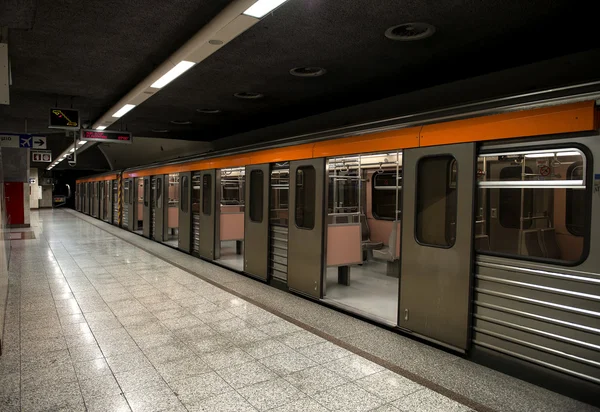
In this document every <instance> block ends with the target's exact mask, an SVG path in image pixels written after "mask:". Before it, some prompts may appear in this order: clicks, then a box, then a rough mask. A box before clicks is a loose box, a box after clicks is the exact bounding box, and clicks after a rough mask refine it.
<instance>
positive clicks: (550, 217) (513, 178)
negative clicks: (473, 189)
mask: <svg viewBox="0 0 600 412" xmlns="http://www.w3.org/2000/svg"><path fill="white" fill-rule="evenodd" d="M586 161H587V160H586V158H585V155H584V153H583V152H582V151H581V150H579V149H575V148H569V149H563V148H561V149H545V150H523V151H514V150H513V151H511V152H509V153H490V154H487V153H485V154H481V155H480V156H479V158H478V168H479V172H478V186H479V188H478V190H477V193H478V199H477V204H478V208H479V209H478V213H477V214H476V215H477V216H476V220H475V249H476V250H477V251H478V252H480V253H496V254H502V255H507V256H511V257H512V256H518V257H524V258H528V259H531V260H542V261H545V260H549V261H552V262H556V263H559V264H574V263H576V262H578V261H581V260H582V259H583V258H584V256H583V255H584V253H585V247H584V246H585V244H587V239H586V230H585V228H589V226H590V224H589V212H587V211H586V205H587V204H588V203H589V201H590V188H589V187H587V186H586V170H587V169H586V164H587V163H586Z"/></svg>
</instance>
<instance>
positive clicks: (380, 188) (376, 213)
mask: <svg viewBox="0 0 600 412" xmlns="http://www.w3.org/2000/svg"><path fill="white" fill-rule="evenodd" d="M401 179H402V172H400V173H398V174H396V172H395V171H394V172H375V173H374V174H373V186H372V191H371V210H372V213H373V217H374V218H375V219H379V220H396V210H399V209H400V199H401V193H402V183H401Z"/></svg>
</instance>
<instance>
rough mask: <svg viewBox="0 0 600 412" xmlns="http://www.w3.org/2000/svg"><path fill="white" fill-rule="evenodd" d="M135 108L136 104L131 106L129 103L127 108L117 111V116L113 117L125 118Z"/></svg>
mask: <svg viewBox="0 0 600 412" xmlns="http://www.w3.org/2000/svg"><path fill="white" fill-rule="evenodd" d="M134 107H135V104H129V103H128V104H126V105H125V106H123V107H121V108H120V109H119V110H117V111H116V112H115V114H113V115H112V117H121V116H124V115H125V114H126V113H127V112H128V111H130V110H131V109H133V108H134Z"/></svg>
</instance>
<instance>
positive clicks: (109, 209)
mask: <svg viewBox="0 0 600 412" xmlns="http://www.w3.org/2000/svg"><path fill="white" fill-rule="evenodd" d="M113 184H114V183H113V181H112V180H107V181H105V182H104V186H105V188H104V196H105V197H106V203H105V206H106V219H105V222H106V223H110V224H112V222H113V199H112V185H113Z"/></svg>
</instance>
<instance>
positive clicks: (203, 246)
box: [198, 169, 220, 260]
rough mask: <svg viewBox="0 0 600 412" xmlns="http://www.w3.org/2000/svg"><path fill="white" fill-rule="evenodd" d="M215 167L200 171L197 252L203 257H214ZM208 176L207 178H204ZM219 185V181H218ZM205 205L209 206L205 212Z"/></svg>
mask: <svg viewBox="0 0 600 412" xmlns="http://www.w3.org/2000/svg"><path fill="white" fill-rule="evenodd" d="M215 176H216V171H215V169H210V170H203V171H202V172H200V182H201V185H200V204H199V205H198V207H199V210H198V215H199V223H200V233H199V236H200V239H199V251H198V254H199V255H200V257H202V258H204V259H209V260H214V259H215V220H216V219H215V216H216V215H217V213H216V212H215V210H216V207H217V196H215V193H216V187H217V184H216V183H217V182H216V180H217V179H215ZM207 177H208V179H206V178H207ZM207 182H210V185H211V187H210V188H209V189H208V190H205V185H206V184H207ZM219 187H220V182H219ZM207 194H208V195H210V199H206V198H205V197H206V195H207ZM207 207H210V210H209V211H208V213H206V209H207Z"/></svg>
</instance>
